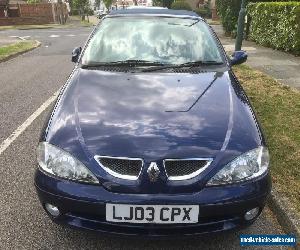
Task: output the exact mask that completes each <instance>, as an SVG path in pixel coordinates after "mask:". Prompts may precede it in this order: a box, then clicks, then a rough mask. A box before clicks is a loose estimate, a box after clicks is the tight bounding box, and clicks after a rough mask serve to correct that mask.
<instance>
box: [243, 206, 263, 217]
mask: <svg viewBox="0 0 300 250" xmlns="http://www.w3.org/2000/svg"><path fill="white" fill-rule="evenodd" d="M258 213H259V207H256V208H253V209H251V210H249V211H247V212H246V213H245V215H244V218H245V220H253V219H254V218H255V217H256V216H257V215H258Z"/></svg>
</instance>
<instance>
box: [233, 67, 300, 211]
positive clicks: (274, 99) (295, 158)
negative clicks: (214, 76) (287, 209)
mask: <svg viewBox="0 0 300 250" xmlns="http://www.w3.org/2000/svg"><path fill="white" fill-rule="evenodd" d="M234 72H235V74H236V75H237V77H238V78H239V80H240V82H241V84H242V85H243V88H244V89H245V91H246V92H247V95H248V97H249V99H250V100H251V103H252V105H253V106H254V109H255V111H256V114H257V116H258V119H259V121H260V123H261V125H262V127H263V130H264V134H265V136H266V140H267V143H268V147H269V151H270V155H271V165H270V169H271V174H272V179H273V185H274V186H275V188H276V189H277V190H278V191H279V193H280V194H281V195H283V196H285V197H287V198H288V200H290V201H291V203H292V205H293V207H294V208H295V209H296V211H297V212H298V214H300V91H297V90H295V89H292V88H290V87H288V86H285V85H282V84H280V83H279V82H277V81H276V80H275V79H273V78H272V77H270V76H268V75H266V74H264V73H261V72H259V71H256V70H253V69H251V68H250V67H248V66H245V65H242V66H238V67H235V68H234Z"/></svg>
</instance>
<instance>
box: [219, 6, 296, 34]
mask: <svg viewBox="0 0 300 250" xmlns="http://www.w3.org/2000/svg"><path fill="white" fill-rule="evenodd" d="M246 1H247V2H289V0H246ZM299 1H300V0H296V2H299ZM216 6H217V11H218V15H219V16H220V18H221V21H222V25H223V27H224V30H225V33H226V34H228V35H229V34H233V33H235V32H236V29H237V21H238V16H239V11H240V8H241V0H216Z"/></svg>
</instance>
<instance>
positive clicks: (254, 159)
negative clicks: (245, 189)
mask: <svg viewBox="0 0 300 250" xmlns="http://www.w3.org/2000/svg"><path fill="white" fill-rule="evenodd" d="M268 166H269V152H268V149H267V148H265V147H262V146H261V147H258V148H256V149H253V150H251V151H249V152H246V153H245V154H242V155H240V156H239V157H237V158H236V159H234V160H233V161H231V162H230V163H228V164H227V165H226V166H225V167H223V168H222V169H221V170H220V171H219V172H217V173H216V175H215V176H213V177H212V178H211V179H210V180H209V182H208V183H207V185H208V186H214V185H224V184H230V183H235V182H241V181H245V180H250V179H253V178H256V177H258V176H260V175H263V174H264V173H265V172H266V171H267V169H268Z"/></svg>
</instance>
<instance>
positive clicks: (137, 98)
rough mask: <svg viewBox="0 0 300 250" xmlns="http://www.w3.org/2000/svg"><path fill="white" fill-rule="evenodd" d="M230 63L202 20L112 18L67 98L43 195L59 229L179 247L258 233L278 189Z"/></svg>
mask: <svg viewBox="0 0 300 250" xmlns="http://www.w3.org/2000/svg"><path fill="white" fill-rule="evenodd" d="M246 59H247V54H246V52H244V51H236V52H235V53H234V54H233V55H232V57H228V56H227V55H226V54H225V51H224V49H223V47H222V45H221V44H220V41H219V40H218V38H217V36H216V34H215V33H214V31H213V30H212V28H211V27H210V26H209V25H208V24H207V23H206V22H205V20H204V19H202V18H201V17H199V16H198V15H197V14H195V13H194V12H189V11H177V10H169V9H159V8H157V9H151V8H149V9H146V8H145V9H143V8H138V9H128V10H120V11H114V12H111V13H110V14H108V15H106V16H105V17H104V18H103V19H102V20H101V21H100V23H99V24H98V26H96V27H95V29H94V30H93V32H92V34H91V35H90V37H89V39H88V41H87V43H86V45H85V46H84V47H83V48H80V47H78V48H76V49H74V51H73V54H72V61H73V62H75V63H76V66H75V68H74V70H73V72H72V74H71V75H70V77H69V79H68V81H67V82H66V84H65V85H64V86H63V88H62V89H61V92H60V95H59V97H58V99H57V101H56V104H55V106H54V108H53V110H52V111H51V113H50V115H49V118H48V119H47V121H46V123H45V126H44V128H43V130H42V134H41V138H40V142H39V144H38V148H37V161H38V169H37V170H36V175H35V186H36V190H37V194H38V197H39V200H40V202H41V204H42V206H43V208H44V209H45V211H46V212H47V214H48V215H49V217H50V218H51V219H52V220H53V221H54V222H56V223H59V224H62V225H68V226H71V227H75V228H79V229H89V230H93V231H97V232H102V233H109V234H114V235H123V236H135V235H140V236H149V237H172V236H174V237H177V236H183V235H185V236H195V235H200V234H204V233H211V232H219V231H225V230H230V229H238V228H241V227H244V226H248V225H251V224H252V223H253V222H254V221H255V220H256V219H257V217H258V216H259V215H260V213H261V211H262V210H263V208H264V206H265V202H266V199H267V197H268V195H269V193H270V189H271V181H270V174H269V170H268V165H269V154H268V149H267V147H266V142H265V138H264V136H263V133H262V131H261V128H260V126H259V123H258V121H257V118H256V116H255V113H254V111H253V108H252V107H251V104H250V102H249V99H248V97H247V96H246V94H245V92H244V90H243V88H242V87H241V85H240V83H239V81H238V79H237V78H236V76H235V75H234V73H233V71H232V68H231V67H232V65H237V64H241V63H243V62H245V61H246Z"/></svg>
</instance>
